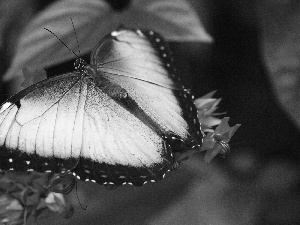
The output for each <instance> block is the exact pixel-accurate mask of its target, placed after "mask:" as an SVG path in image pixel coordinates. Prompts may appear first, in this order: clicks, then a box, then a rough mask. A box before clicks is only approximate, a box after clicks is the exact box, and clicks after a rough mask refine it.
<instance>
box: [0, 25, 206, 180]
mask: <svg viewBox="0 0 300 225" xmlns="http://www.w3.org/2000/svg"><path fill="white" fill-rule="evenodd" d="M173 64H174V63H173V59H172V55H171V52H170V49H169V47H168V45H167V43H166V42H165V41H164V40H163V38H162V37H161V36H160V35H159V34H158V33H155V32H153V31H148V30H137V29H127V28H119V29H117V30H115V31H113V32H111V33H110V34H109V35H107V36H105V37H104V38H103V39H102V40H101V41H100V42H99V43H98V44H97V45H96V47H95V48H94V50H93V51H92V53H91V58H90V64H87V63H86V62H84V61H83V60H82V59H80V58H78V59H77V60H76V61H75V68H76V71H74V72H69V73H65V74H62V75H57V76H54V77H51V78H48V79H45V80H42V81H40V82H38V83H36V84H33V85H31V86H30V87H28V88H26V89H24V90H23V91H21V92H19V93H17V94H16V95H14V96H12V97H11V98H9V99H8V100H7V101H5V102H4V103H3V104H2V105H1V107H0V170H3V171H5V170H15V171H38V172H53V173H62V172H65V171H70V172H72V173H73V174H74V176H76V177H77V178H78V179H81V180H84V181H92V182H96V183H99V184H103V185H112V186H120V185H123V184H132V185H135V186H142V185H144V184H145V183H147V182H151V181H152V182H154V181H157V180H160V179H163V178H164V176H165V174H166V173H167V172H168V171H170V170H172V168H174V167H176V163H178V162H177V161H178V160H177V159H178V157H179V156H180V155H181V154H182V153H183V152H185V151H187V150H190V149H198V148H199V146H200V143H201V141H202V134H201V132H200V125H199V121H198V119H197V109H196V107H195V105H194V103H193V96H192V95H191V94H190V91H189V90H187V89H185V88H184V87H183V86H182V85H180V81H179V80H178V77H177V75H176V73H175V69H174V65H173Z"/></svg>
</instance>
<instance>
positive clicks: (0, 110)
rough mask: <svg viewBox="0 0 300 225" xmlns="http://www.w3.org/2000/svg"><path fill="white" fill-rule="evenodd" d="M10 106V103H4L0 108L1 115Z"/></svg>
mask: <svg viewBox="0 0 300 225" xmlns="http://www.w3.org/2000/svg"><path fill="white" fill-rule="evenodd" d="M11 105H12V103H11V102H5V103H4V104H3V105H2V106H1V108H0V113H3V112H4V111H5V110H6V109H8V108H9V107H10V106H11Z"/></svg>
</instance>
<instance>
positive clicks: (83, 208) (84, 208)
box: [75, 182, 87, 210]
mask: <svg viewBox="0 0 300 225" xmlns="http://www.w3.org/2000/svg"><path fill="white" fill-rule="evenodd" d="M75 189H76V197H77V200H78V202H79V205H80V207H81V209H82V210H86V209H87V205H86V206H85V207H83V206H82V204H81V202H80V200H79V197H78V192H77V182H76V183H75Z"/></svg>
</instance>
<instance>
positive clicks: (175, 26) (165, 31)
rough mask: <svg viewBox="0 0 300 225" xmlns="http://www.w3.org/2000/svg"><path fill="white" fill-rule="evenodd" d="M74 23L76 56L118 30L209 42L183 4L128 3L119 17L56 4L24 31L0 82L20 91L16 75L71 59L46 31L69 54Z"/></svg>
mask: <svg viewBox="0 0 300 225" xmlns="http://www.w3.org/2000/svg"><path fill="white" fill-rule="evenodd" d="M70 17H72V20H73V21H74V25H75V27H76V33H77V38H78V42H79V46H80V49H81V52H82V53H88V52H90V51H91V50H92V49H93V48H94V46H95V45H96V44H97V43H98V41H99V40H100V39H101V37H103V36H104V35H106V34H107V33H109V32H111V31H112V30H115V29H116V28H117V27H118V26H119V25H121V24H122V25H124V26H128V27H138V28H146V29H153V30H155V31H157V32H159V33H161V34H162V35H163V36H164V37H165V38H166V39H167V40H172V41H202V42H210V41H211V40H212V39H211V37H210V36H209V35H208V34H207V33H206V32H205V30H204V28H203V26H202V24H201V22H200V20H199V18H198V17H197V14H196V12H195V11H194V10H193V9H192V7H191V6H190V5H189V4H188V3H187V2H186V1H185V0H163V1H162V0H153V1H146V0H134V1H132V4H131V5H130V6H129V7H128V8H127V9H126V10H124V11H122V12H113V11H112V9H111V8H110V7H109V6H108V4H107V3H105V1H103V0H102V1H101V0H85V1H80V0H61V1H57V2H55V3H53V4H52V5H50V6H49V7H47V8H46V9H45V10H44V11H42V12H41V13H40V14H39V15H38V16H36V18H35V19H33V20H32V22H31V23H30V24H28V26H27V27H26V28H25V29H24V32H23V34H22V35H21V37H20V40H19V43H18V45H17V47H16V54H15V57H14V58H13V60H12V64H11V67H10V68H9V69H8V71H7V73H6V74H5V75H4V77H3V81H11V80H13V79H14V84H13V85H14V87H12V89H13V90H12V91H13V92H15V91H19V90H21V89H22V88H21V83H22V81H23V80H22V78H21V77H22V72H21V69H22V68H24V67H25V66H26V67H30V68H31V69H32V70H33V71H35V69H37V68H45V67H49V66H52V65H55V64H59V63H61V62H63V61H66V60H70V59H72V58H74V54H73V53H72V52H70V51H69V50H68V49H67V48H66V47H64V46H63V44H62V43H61V42H60V41H58V40H57V39H56V38H55V37H54V36H53V34H51V33H49V32H48V31H46V30H45V29H44V28H47V29H49V30H51V31H52V32H54V33H55V34H56V35H57V36H58V37H60V39H61V40H62V41H63V42H64V43H65V44H66V45H67V46H68V47H69V48H70V49H72V50H73V51H75V52H76V51H77V49H78V45H77V42H76V38H75V35H74V30H73V27H72V24H71V21H70Z"/></svg>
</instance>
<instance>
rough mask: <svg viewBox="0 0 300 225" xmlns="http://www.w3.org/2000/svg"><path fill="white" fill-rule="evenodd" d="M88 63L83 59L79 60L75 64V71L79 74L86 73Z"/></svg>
mask: <svg viewBox="0 0 300 225" xmlns="http://www.w3.org/2000/svg"><path fill="white" fill-rule="evenodd" d="M86 65H87V63H86V61H84V60H83V59H82V58H77V59H76V60H75V62H74V67H75V70H76V71H78V72H84V71H85V67H86Z"/></svg>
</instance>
